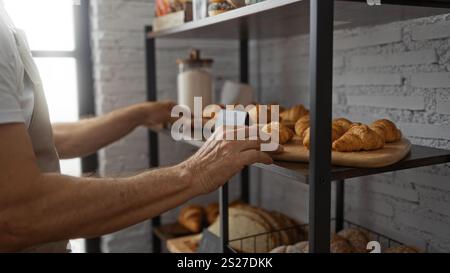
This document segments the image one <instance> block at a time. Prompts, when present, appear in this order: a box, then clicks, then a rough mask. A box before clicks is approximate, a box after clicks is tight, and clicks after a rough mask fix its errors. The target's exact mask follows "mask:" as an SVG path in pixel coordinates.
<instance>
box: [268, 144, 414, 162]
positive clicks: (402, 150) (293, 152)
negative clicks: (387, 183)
mask: <svg viewBox="0 0 450 273" xmlns="http://www.w3.org/2000/svg"><path fill="white" fill-rule="evenodd" d="M283 146H284V152H283V153H280V154H274V155H272V157H273V158H274V159H275V160H280V161H290V162H302V163H307V162H309V150H308V149H307V148H306V147H304V146H303V145H302V144H300V143H299V141H298V139H294V141H292V142H290V143H288V144H285V145H283ZM410 150H411V142H409V140H407V139H405V138H403V139H402V140H400V141H397V142H395V143H389V144H386V145H385V146H384V148H383V149H380V150H375V151H362V152H351V153H342V152H335V151H333V152H332V164H333V165H336V166H345V167H355V168H381V167H385V166H389V165H392V164H394V163H397V162H399V161H400V160H402V159H403V158H405V157H406V156H407V155H408V153H409V152H410Z"/></svg>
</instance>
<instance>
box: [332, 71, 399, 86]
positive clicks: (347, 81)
mask: <svg viewBox="0 0 450 273" xmlns="http://www.w3.org/2000/svg"><path fill="white" fill-rule="evenodd" d="M402 82H403V81H402V76H401V75H399V74H395V73H392V74H383V73H346V74H344V75H335V76H334V79H333V85H335V86H358V85H367V86H374V85H378V86H387V85H402Z"/></svg>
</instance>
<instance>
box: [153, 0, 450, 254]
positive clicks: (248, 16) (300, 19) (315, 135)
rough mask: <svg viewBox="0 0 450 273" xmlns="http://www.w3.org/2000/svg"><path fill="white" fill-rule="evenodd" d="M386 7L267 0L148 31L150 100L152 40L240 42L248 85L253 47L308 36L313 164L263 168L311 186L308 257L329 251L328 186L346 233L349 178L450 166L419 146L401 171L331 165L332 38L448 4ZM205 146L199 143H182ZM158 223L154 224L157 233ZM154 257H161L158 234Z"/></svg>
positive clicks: (355, 0) (414, 1) (223, 197)
mask: <svg viewBox="0 0 450 273" xmlns="http://www.w3.org/2000/svg"><path fill="white" fill-rule="evenodd" d="M381 2H382V5H381V6H368V5H367V4H366V1H365V0H335V1H333V0H310V1H307V0H266V1H265V2H261V3H258V4H254V5H251V6H247V7H243V8H240V9H236V10H233V11H229V12H226V13H224V14H221V15H218V16H214V17H209V18H206V19H203V20H200V21H195V22H189V23H186V24H184V25H181V26H178V27H174V28H171V29H168V30H163V31H159V32H153V31H152V28H151V27H148V28H147V29H146V36H147V40H146V43H147V75H148V99H149V100H156V99H157V96H156V94H157V89H156V87H157V85H156V71H157V68H156V58H155V39H158V38H169V39H199V38H202V39H205V38H208V39H237V40H239V41H240V75H241V77H240V78H241V81H243V82H248V80H249V79H248V75H249V74H248V40H249V39H265V38H275V37H289V36H292V35H299V34H305V33H310V51H309V52H310V67H309V70H310V98H311V102H310V110H311V157H310V163H309V164H301V163H288V162H276V163H275V164H274V165H271V166H265V165H261V164H255V165H254V166H253V167H257V168H262V169H264V170H266V171H270V172H274V173H277V174H280V175H282V176H286V177H288V178H290V179H293V180H295V181H299V182H302V183H307V184H309V188H310V204H309V240H310V250H311V252H318V253H319V252H329V240H330V229H331V225H330V210H331V182H332V181H336V183H337V184H336V185H337V191H336V219H335V229H336V231H339V230H341V229H342V228H343V226H344V184H345V179H349V178H355V177H361V176H367V175H373V174H378V173H383V172H391V171H397V170H404V169H410V168H416V167H422V166H429V165H435V164H442V163H446V162H450V151H447V150H441V149H435V148H429V147H423V146H417V145H414V146H413V147H412V151H411V153H410V155H409V156H408V157H407V158H405V159H404V160H402V161H401V162H398V163H397V164H394V165H391V166H388V167H384V168H376V169H360V168H345V167H334V166H332V165H331V139H330V138H331V127H330V126H329V124H331V118H332V77H333V69H332V66H333V64H332V62H333V31H334V29H339V28H351V27H357V26H364V25H374V24H383V23H388V22H392V21H399V20H406V19H412V18H419V17H425V16H430V15H438V14H445V13H449V12H450V0H423V1H420V0H411V1H408V0H385V1H383V0H382V1H381ZM168 133H170V132H169V131H168V130H160V131H151V132H150V133H149V143H150V145H149V146H150V167H157V166H158V165H159V151H158V135H159V134H168ZM185 142H186V143H187V144H189V145H193V146H197V147H200V146H201V145H202V142H201V141H193V140H192V141H190V140H186V141H185ZM241 177H242V179H241V180H242V181H241V182H242V192H241V193H242V198H243V200H248V195H249V172H248V169H246V170H245V171H244V172H242V175H241ZM219 203H220V212H221V213H220V214H221V215H220V217H221V220H222V221H221V223H222V228H221V237H220V240H221V245H222V251H223V252H227V251H229V247H228V243H229V241H228V216H227V211H228V187H227V186H226V185H225V186H224V187H223V188H221V189H220V202H219ZM160 224H161V223H160V218H159V217H155V218H154V219H153V220H152V225H153V226H159V225H160ZM153 246H154V247H153V251H154V252H159V251H160V250H161V245H160V239H159V237H158V236H156V235H155V234H154V236H153Z"/></svg>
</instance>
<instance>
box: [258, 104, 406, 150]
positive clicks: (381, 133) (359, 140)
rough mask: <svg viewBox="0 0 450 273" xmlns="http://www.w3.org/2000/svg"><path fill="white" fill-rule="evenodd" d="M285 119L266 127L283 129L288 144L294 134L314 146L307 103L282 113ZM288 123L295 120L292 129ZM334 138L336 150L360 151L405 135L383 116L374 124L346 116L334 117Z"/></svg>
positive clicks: (282, 139) (266, 129) (282, 138)
mask: <svg viewBox="0 0 450 273" xmlns="http://www.w3.org/2000/svg"><path fill="white" fill-rule="evenodd" d="M280 120H281V122H280V123H278V122H270V123H268V124H266V125H265V126H264V127H263V129H262V131H263V132H265V133H269V134H270V133H272V131H273V130H275V131H278V132H279V141H280V144H286V143H288V142H289V141H291V140H292V139H293V138H294V136H296V139H298V140H299V141H300V142H301V143H302V144H303V145H304V146H305V147H306V148H308V149H309V147H310V116H309V111H308V110H307V109H306V108H305V107H304V106H303V105H297V106H294V107H292V108H290V109H287V110H285V111H284V112H282V113H280ZM287 124H295V126H293V127H294V128H293V129H291V128H289V126H288V125H287ZM331 130H332V136H331V142H332V147H333V150H334V151H337V152H359V151H373V150H378V149H382V148H383V147H384V145H385V144H386V143H393V142H397V141H399V140H401V139H402V132H401V131H400V130H399V129H398V128H397V126H396V125H395V124H394V123H393V122H392V121H390V120H387V119H380V120H377V121H375V122H373V123H372V124H370V125H366V124H361V123H354V122H352V121H350V120H348V119H345V118H338V119H334V120H333V122H332V124H331Z"/></svg>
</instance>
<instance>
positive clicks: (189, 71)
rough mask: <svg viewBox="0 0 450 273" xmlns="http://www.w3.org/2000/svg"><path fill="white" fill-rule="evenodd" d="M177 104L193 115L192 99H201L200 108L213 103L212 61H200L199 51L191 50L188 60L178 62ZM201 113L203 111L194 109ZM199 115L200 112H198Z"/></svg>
mask: <svg viewBox="0 0 450 273" xmlns="http://www.w3.org/2000/svg"><path fill="white" fill-rule="evenodd" d="M177 63H178V67H179V73H178V104H179V105H182V106H186V107H188V108H189V109H190V111H191V113H192V114H194V98H196V97H197V98H202V107H206V106H208V105H210V104H212V102H213V90H214V79H213V75H212V64H213V60H212V59H202V58H201V57H200V51H199V50H197V49H193V50H192V51H191V54H190V57H189V59H185V60H178V61H177ZM196 110H197V111H203V109H196ZM200 113H201V112H200Z"/></svg>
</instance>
